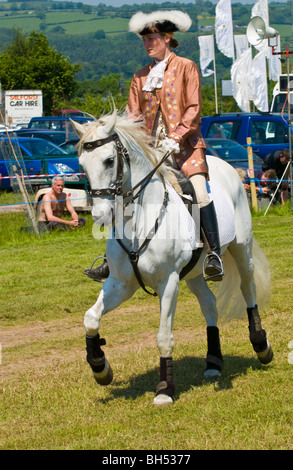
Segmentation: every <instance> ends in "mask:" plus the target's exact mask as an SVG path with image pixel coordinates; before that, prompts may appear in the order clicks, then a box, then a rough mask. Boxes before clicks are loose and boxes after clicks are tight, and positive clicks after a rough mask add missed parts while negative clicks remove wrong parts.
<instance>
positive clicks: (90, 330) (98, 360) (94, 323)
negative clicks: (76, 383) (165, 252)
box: [84, 277, 136, 385]
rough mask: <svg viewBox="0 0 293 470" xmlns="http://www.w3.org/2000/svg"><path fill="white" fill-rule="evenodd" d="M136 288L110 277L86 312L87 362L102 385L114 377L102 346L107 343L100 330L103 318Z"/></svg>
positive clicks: (108, 382)
mask: <svg viewBox="0 0 293 470" xmlns="http://www.w3.org/2000/svg"><path fill="white" fill-rule="evenodd" d="M135 290H136V288H134V287H133V288H129V287H127V286H126V285H124V284H123V285H122V283H120V282H118V281H117V280H116V279H114V278H112V277H111V278H108V280H107V281H106V282H105V283H104V286H103V289H102V290H101V292H100V295H99V297H98V300H97V302H96V303H95V305H93V306H92V307H91V308H90V309H89V310H88V311H87V312H86V314H85V318H84V326H85V329H86V351H87V362H88V363H89V365H90V367H91V369H92V371H93V375H94V378H95V380H96V382H97V383H98V384H100V385H108V384H110V383H111V382H112V379H113V372H112V369H111V366H110V364H109V363H108V361H107V359H106V358H105V354H104V352H103V350H102V349H101V346H102V345H105V344H106V341H105V340H104V339H101V338H100V335H99V332H98V330H99V326H100V321H101V318H102V316H103V315H104V314H105V313H107V312H109V311H111V310H113V309H115V308H116V307H118V306H119V305H121V303H122V302H124V300H126V299H127V298H129V297H131V295H132V294H133V293H134V291H135Z"/></svg>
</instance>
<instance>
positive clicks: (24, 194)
mask: <svg viewBox="0 0 293 470" xmlns="http://www.w3.org/2000/svg"><path fill="white" fill-rule="evenodd" d="M12 167H13V171H14V174H15V177H16V181H17V182H18V185H19V189H20V191H21V194H22V197H23V199H24V202H25V205H26V208H27V211H28V215H29V217H30V219H31V222H32V226H33V229H34V232H35V234H36V235H37V236H38V237H39V236H40V233H39V229H38V225H37V221H36V217H35V213H34V210H33V208H32V206H31V203H30V201H29V198H28V195H27V192H26V190H25V185H24V184H23V181H22V179H21V177H20V176H19V173H18V169H17V167H16V165H13V166H12Z"/></svg>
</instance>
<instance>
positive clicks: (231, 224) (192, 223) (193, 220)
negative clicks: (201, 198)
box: [168, 181, 235, 250]
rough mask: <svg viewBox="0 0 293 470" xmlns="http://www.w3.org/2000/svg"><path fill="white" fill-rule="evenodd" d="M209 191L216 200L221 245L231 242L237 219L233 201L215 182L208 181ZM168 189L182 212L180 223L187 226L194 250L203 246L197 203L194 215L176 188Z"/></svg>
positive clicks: (210, 195) (188, 238) (194, 206)
mask: <svg viewBox="0 0 293 470" xmlns="http://www.w3.org/2000/svg"><path fill="white" fill-rule="evenodd" d="M206 184H207V191H208V194H209V197H210V200H211V201H214V205H215V209H216V214H217V220H218V227H219V237H220V244H221V246H224V245H227V244H229V243H230V242H231V241H232V240H233V239H234V238H235V220H234V211H233V205H232V202H230V201H229V200H228V197H227V195H226V194H225V193H224V192H223V191H222V190H221V189H220V188H219V186H218V185H217V184H216V183H215V182H214V181H212V182H208V181H207V183H206ZM168 191H169V193H170V194H171V195H172V199H173V201H174V203H176V204H177V206H178V209H179V213H180V224H182V225H181V226H184V227H186V239H187V240H188V241H189V243H190V247H191V249H192V250H195V249H196V248H199V247H202V242H201V240H200V212H199V208H198V205H197V204H194V205H193V217H192V216H191V214H190V213H189V211H188V209H187V207H186V206H185V204H184V203H183V201H182V199H181V197H180V196H179V194H178V193H177V192H176V191H175V189H174V188H173V187H172V186H171V185H170V186H169V185H168Z"/></svg>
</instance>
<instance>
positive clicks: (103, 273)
mask: <svg viewBox="0 0 293 470" xmlns="http://www.w3.org/2000/svg"><path fill="white" fill-rule="evenodd" d="M83 273H84V274H85V275H86V276H88V277H90V278H91V279H93V280H94V281H101V280H102V279H107V277H109V275H110V271H109V266H108V262H107V258H106V256H105V257H104V262H103V264H101V266H99V267H98V268H94V269H85V270H84V272H83Z"/></svg>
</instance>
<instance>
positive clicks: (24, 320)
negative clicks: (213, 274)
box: [0, 200, 293, 450]
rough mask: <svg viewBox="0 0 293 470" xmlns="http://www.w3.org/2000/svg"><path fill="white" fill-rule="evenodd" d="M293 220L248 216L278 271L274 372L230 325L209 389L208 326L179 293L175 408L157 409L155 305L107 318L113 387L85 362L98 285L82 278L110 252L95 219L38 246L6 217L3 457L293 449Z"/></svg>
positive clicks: (241, 325)
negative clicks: (16, 453)
mask: <svg viewBox="0 0 293 470" xmlns="http://www.w3.org/2000/svg"><path fill="white" fill-rule="evenodd" d="M0 202H1V200H0ZM292 217H293V215H292V212H291V210H290V208H289V206H287V208H286V209H280V210H278V209H272V210H271V211H270V212H269V213H268V214H267V216H266V217H264V216H263V213H258V214H257V215H254V217H253V226H254V234H255V237H256V239H257V240H258V242H259V244H260V245H261V247H262V248H263V250H264V252H265V254H266V255H267V257H268V259H269V261H270V265H271V271H272V295H271V302H270V304H269V305H268V306H267V307H266V309H265V310H264V311H262V312H261V315H262V321H263V326H264V328H265V329H266V331H267V334H268V337H269V339H270V342H271V344H272V346H273V349H274V359H273V361H272V363H271V364H270V365H268V366H262V365H261V364H260V363H259V362H258V361H257V359H256V356H255V353H254V352H253V350H252V347H251V345H250V342H249V339H248V328H247V321H246V320H245V319H243V320H238V321H233V322H230V323H224V324H222V325H220V332H221V340H222V352H223V355H224V369H223V374H222V379H221V380H220V381H219V382H218V383H217V384H207V383H204V382H203V372H204V368H205V354H206V335H205V323H204V321H203V317H202V316H201V313H200V311H199V307H198V304H197V302H196V301H195V300H194V298H193V297H192V295H191V294H190V293H189V291H188V290H187V289H186V287H185V285H184V283H182V286H181V291H180V295H179V299H178V308H177V313H176V317H175V322H174V336H175V342H176V345H175V350H174V355H173V359H174V375H175V384H176V393H175V402H174V404H173V405H172V407H170V408H168V409H157V408H154V407H153V406H152V401H153V397H154V391H155V387H156V385H157V382H158V376H157V372H158V362H159V358H158V352H157V347H156V334H157V330H158V323H159V315H158V300H157V299H154V298H152V297H150V296H148V295H147V294H145V293H144V292H143V291H142V290H141V289H140V290H138V291H137V293H136V294H135V295H134V297H133V298H132V299H131V300H129V301H128V302H126V303H125V304H123V305H122V306H121V307H120V308H118V309H117V310H115V311H113V312H110V313H108V314H107V315H106V316H105V317H104V318H103V320H102V325H101V333H102V335H103V336H104V337H105V338H106V340H107V345H106V346H105V347H104V349H105V351H106V355H107V358H108V359H109V361H110V363H111V365H112V368H113V370H114V380H113V383H112V384H111V385H110V386H108V387H105V388H102V387H98V386H97V385H96V384H95V382H94V380H93V378H92V374H91V371H90V368H89V366H88V365H87V363H86V360H85V341H84V329H83V316H84V313H85V311H86V310H87V309H88V308H89V307H90V306H91V305H92V304H93V303H94V302H95V300H96V297H97V294H98V292H99V291H100V288H101V285H100V284H98V283H95V282H93V281H91V280H90V279H88V278H87V277H86V276H84V275H83V274H82V271H83V269H85V268H86V267H89V266H90V264H91V262H92V261H93V259H94V258H95V257H96V256H97V255H98V254H101V253H103V252H104V250H105V240H100V241H97V240H95V239H94V238H93V236H92V220H91V216H90V215H89V214H86V215H85V218H86V221H87V223H86V226H85V227H82V228H80V229H79V230H72V231H68V232H59V233H57V232H56V233H52V234H45V235H43V236H42V237H40V239H37V238H36V237H35V236H34V235H29V234H28V233H24V232H22V231H20V227H21V226H22V225H24V222H25V221H24V217H23V215H22V214H21V213H15V214H0V256H1V267H0V273H1V285H0V321H1V333H0V343H1V346H2V358H1V359H2V363H1V365H0V374H1V399H0V417H1V435H0V449H2V450H3V449H17V450H26V449H50V450H52V449H64V450H77V449H89V450H90V449H97V450H123V449H125V450H137V449H144V450H154V449H157V450H176V449H177V450H179V449H188V450H192V449H195V450H216V449H226V450H242V449H243V450H248V449H258V450H269V449H271V450H272V449H274V450H288V449H290V450H292V449H293V437H292V426H293V411H292V392H293V386H292V383H293V381H292V378H293V365H292V364H290V363H289V362H288V354H289V352H290V351H289V349H288V343H289V342H290V341H291V340H292V339H293V328H292V325H293V303H292V297H293V296H292V281H293V266H292V255H293V248H292V245H293V243H292V242H293V237H292V220H293V219H292Z"/></svg>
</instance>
